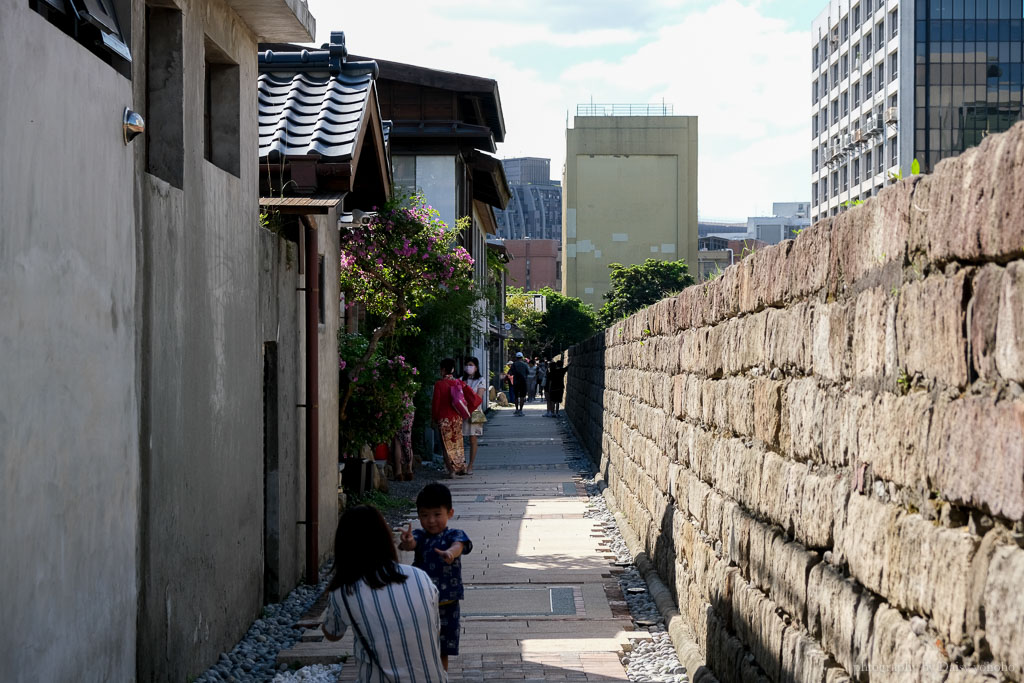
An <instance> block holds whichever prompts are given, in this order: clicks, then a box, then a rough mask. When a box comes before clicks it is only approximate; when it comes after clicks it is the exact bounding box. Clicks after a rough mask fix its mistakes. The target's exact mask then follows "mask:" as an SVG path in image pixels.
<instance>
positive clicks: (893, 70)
mask: <svg viewBox="0 0 1024 683" xmlns="http://www.w3.org/2000/svg"><path fill="white" fill-rule="evenodd" d="M899 66H900V61H899V55H898V54H897V53H895V52H893V53H892V54H891V55H889V80H890V81H895V80H896V77H897V76H898V75H899Z"/></svg>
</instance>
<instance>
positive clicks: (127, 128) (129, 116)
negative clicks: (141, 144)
mask: <svg viewBox="0 0 1024 683" xmlns="http://www.w3.org/2000/svg"><path fill="white" fill-rule="evenodd" d="M121 130H122V131H123V133H124V144H126V145H127V144H128V143H129V142H131V141H132V140H134V139H135V138H136V137H138V136H139V135H141V134H142V133H143V132H145V130H146V121H145V120H144V119H143V118H142V115H141V114H139V113H138V112H134V111H132V110H131V109H129V108H128V107H125V108H124V115H123V116H122V117H121Z"/></svg>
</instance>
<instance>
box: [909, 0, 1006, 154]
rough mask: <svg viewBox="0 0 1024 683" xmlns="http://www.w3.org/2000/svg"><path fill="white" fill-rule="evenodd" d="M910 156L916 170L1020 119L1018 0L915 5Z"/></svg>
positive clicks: (939, 0) (926, 0) (930, 0)
mask: <svg viewBox="0 0 1024 683" xmlns="http://www.w3.org/2000/svg"><path fill="white" fill-rule="evenodd" d="M914 15H915V22H914V158H915V159H918V161H919V162H920V164H921V169H922V170H923V171H930V170H932V169H933V168H934V167H935V164H936V163H938V162H939V160H940V159H944V158H946V157H950V156H956V155H957V154H960V153H961V152H963V151H964V150H965V149H967V148H969V147H973V146H974V145H977V144H978V143H979V142H981V140H982V139H983V138H984V137H985V136H986V135H988V134H990V133H997V132H1001V131H1004V130H1006V129H1008V128H1009V127H1010V126H1012V125H1013V124H1014V123H1016V122H1017V121H1019V120H1020V118H1021V84H1022V76H1024V62H1022V55H1021V50H1022V46H1024V36H1022V34H1021V32H1022V23H1024V0H916V6H915V13H914Z"/></svg>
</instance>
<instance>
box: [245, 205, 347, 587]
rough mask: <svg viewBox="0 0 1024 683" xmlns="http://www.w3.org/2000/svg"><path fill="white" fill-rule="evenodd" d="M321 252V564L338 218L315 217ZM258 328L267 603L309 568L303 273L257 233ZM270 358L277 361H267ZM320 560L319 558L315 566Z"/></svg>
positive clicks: (290, 250) (334, 428)
mask: <svg viewBox="0 0 1024 683" xmlns="http://www.w3.org/2000/svg"><path fill="white" fill-rule="evenodd" d="M313 219H314V220H315V221H316V223H317V231H318V235H317V239H318V242H319V255H320V256H322V257H323V258H324V262H323V263H324V268H325V270H324V273H323V278H322V281H323V284H324V292H323V298H324V302H325V307H324V308H325V314H326V315H325V318H324V320H322V321H321V322H320V325H319V331H318V335H317V337H318V338H317V346H318V349H319V354H318V370H319V378H320V380H319V392H320V393H319V411H320V413H319V416H320V419H319V426H320V436H319V460H318V465H319V468H318V471H319V473H320V475H319V480H318V484H317V490H318V491H319V531H320V533H319V540H318V550H319V556H320V562H323V561H324V560H325V559H326V558H327V555H329V554H331V552H332V551H333V543H334V530H335V526H336V524H337V520H338V496H337V483H338V344H337V334H338V325H339V324H340V314H339V308H338V296H339V280H338V255H339V252H340V244H339V241H338V228H337V225H338V219H337V215H336V214H335V213H333V212H332V213H331V214H328V215H327V216H322V217H313ZM259 239H260V271H261V274H260V297H259V307H260V325H261V328H262V333H261V334H262V337H261V338H262V339H263V340H264V342H263V359H264V364H263V367H264V369H265V372H267V373H270V374H269V375H264V379H263V381H264V386H263V397H264V399H263V400H264V417H263V419H264V424H263V434H264V443H263V447H262V449H261V453H262V457H263V458H264V459H265V470H264V473H265V477H266V480H265V486H266V489H265V492H264V493H265V497H264V503H265V509H264V512H263V514H264V515H265V520H264V555H265V557H264V566H265V569H264V571H265V572H266V576H265V577H264V592H265V596H264V597H265V600H266V601H268V602H270V601H276V600H279V599H281V598H282V597H284V596H285V595H287V593H288V592H289V591H291V589H293V588H294V587H295V586H296V585H297V584H298V583H299V581H300V580H301V579H302V577H303V574H304V572H305V569H306V532H305V527H303V526H302V525H300V524H299V523H300V522H302V521H305V519H306V495H305V491H306V414H305V409H304V408H301V407H299V406H300V405H304V404H306V379H305V378H306V361H305V355H306V347H305V330H306V315H305V293H304V292H302V291H299V288H301V287H304V286H305V275H304V274H301V273H299V258H300V250H299V247H298V245H297V244H295V243H294V242H288V241H286V240H284V239H282V238H280V237H278V236H277V235H275V234H273V233H271V232H270V231H268V230H260V238H259ZM271 359H274V360H271ZM318 564H319V563H318Z"/></svg>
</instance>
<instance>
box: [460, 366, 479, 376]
mask: <svg viewBox="0 0 1024 683" xmlns="http://www.w3.org/2000/svg"><path fill="white" fill-rule="evenodd" d="M463 369H464V370H465V371H466V374H467V375H472V374H473V373H474V372H476V366H475V365H467V366H466V367H465V368H463Z"/></svg>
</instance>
